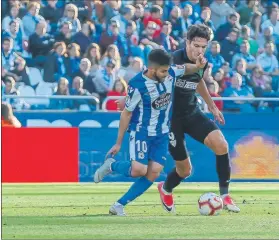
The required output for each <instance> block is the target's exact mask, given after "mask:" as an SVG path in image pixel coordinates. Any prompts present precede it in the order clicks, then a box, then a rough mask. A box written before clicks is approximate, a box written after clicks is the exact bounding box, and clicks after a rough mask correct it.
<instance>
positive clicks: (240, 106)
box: [222, 73, 255, 112]
mask: <svg viewBox="0 0 279 240" xmlns="http://www.w3.org/2000/svg"><path fill="white" fill-rule="evenodd" d="M241 85H242V77H241V75H240V74H239V73H234V75H233V77H232V79H231V86H230V87H228V88H226V89H225V91H224V93H223V94H222V95H223V96H224V97H254V95H253V93H252V92H251V91H250V89H249V88H242V87H241ZM224 109H226V110H228V111H241V112H254V111H255V109H254V108H253V107H252V106H251V104H250V103H249V102H247V101H239V100H236V101H225V102H224Z"/></svg>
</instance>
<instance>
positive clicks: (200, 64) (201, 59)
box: [196, 54, 207, 68]
mask: <svg viewBox="0 0 279 240" xmlns="http://www.w3.org/2000/svg"><path fill="white" fill-rule="evenodd" d="M206 62H207V60H206V58H205V57H204V56H203V55H201V54H200V55H199V56H198V58H197V61H196V65H197V67H198V68H204V67H205V65H206Z"/></svg>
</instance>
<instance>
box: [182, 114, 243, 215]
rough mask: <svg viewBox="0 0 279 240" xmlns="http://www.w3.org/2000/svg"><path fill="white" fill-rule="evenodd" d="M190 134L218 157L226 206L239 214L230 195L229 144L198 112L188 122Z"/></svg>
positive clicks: (221, 188) (215, 126)
mask: <svg viewBox="0 0 279 240" xmlns="http://www.w3.org/2000/svg"><path fill="white" fill-rule="evenodd" d="M188 124H189V126H190V127H189V128H188V132H187V133H188V134H189V135H190V136H191V137H192V138H194V139H195V140H197V141H199V142H201V143H203V144H205V145H206V146H207V147H209V148H210V149H211V150H212V151H213V152H214V153H215V155H216V170H217V174H218V178H219V189H220V195H221V196H222V198H223V199H224V200H225V201H224V204H225V205H226V207H227V205H230V206H228V208H230V210H232V211H234V212H239V208H238V207H236V206H235V204H234V203H233V201H232V199H231V198H230V196H229V195H228V192H229V183H230V175H231V166H230V157H229V148H228V143H227V141H226V139H225V137H224V135H223V134H222V132H221V131H220V129H219V127H218V126H217V125H216V124H215V122H214V121H212V120H211V119H209V118H208V117H207V116H205V115H204V114H203V113H202V112H200V111H198V112H197V113H196V114H195V115H194V116H193V118H191V120H190V121H189V122H188Z"/></svg>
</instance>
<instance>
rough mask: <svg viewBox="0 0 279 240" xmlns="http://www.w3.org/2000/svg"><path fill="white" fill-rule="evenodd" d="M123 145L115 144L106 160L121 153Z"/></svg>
mask: <svg viewBox="0 0 279 240" xmlns="http://www.w3.org/2000/svg"><path fill="white" fill-rule="evenodd" d="M120 148H121V145H120V144H115V145H114V146H113V147H112V148H111V149H110V150H109V151H108V153H107V155H106V158H107V157H108V156H109V155H111V156H112V157H114V156H115V155H116V154H117V153H118V152H119V151H120Z"/></svg>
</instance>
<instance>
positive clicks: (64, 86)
mask: <svg viewBox="0 0 279 240" xmlns="http://www.w3.org/2000/svg"><path fill="white" fill-rule="evenodd" d="M53 95H56V96H69V95H70V93H69V81H68V80H67V79H66V78H63V77H61V78H60V79H59V80H58V86H57V91H56V92H55V93H54V94H53ZM72 108H73V101H72V100H70V99H62V98H61V99H51V100H50V109H60V110H70V109H72Z"/></svg>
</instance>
